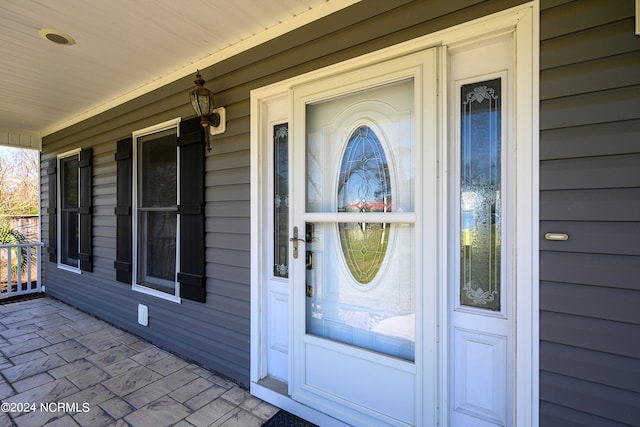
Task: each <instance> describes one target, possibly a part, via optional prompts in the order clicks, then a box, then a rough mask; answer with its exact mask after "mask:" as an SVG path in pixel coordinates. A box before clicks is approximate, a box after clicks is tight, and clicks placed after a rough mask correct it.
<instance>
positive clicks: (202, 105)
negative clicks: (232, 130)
mask: <svg viewBox="0 0 640 427" xmlns="http://www.w3.org/2000/svg"><path fill="white" fill-rule="evenodd" d="M193 82H194V83H195V84H196V85H195V87H194V88H193V89H191V90H190V91H189V99H190V100H191V106H192V107H193V109H194V110H195V112H196V114H197V115H198V116H200V123H201V124H202V127H204V134H205V140H206V142H207V151H211V145H210V144H209V135H218V134H221V133H224V131H225V130H226V128H227V126H226V117H225V109H224V107H219V108H213V93H211V91H210V90H209V89H207V88H206V87H204V79H203V78H202V76H201V75H200V70H198V72H197V74H196V79H195V80H194V81H193Z"/></svg>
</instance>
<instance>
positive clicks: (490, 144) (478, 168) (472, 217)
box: [460, 78, 502, 311]
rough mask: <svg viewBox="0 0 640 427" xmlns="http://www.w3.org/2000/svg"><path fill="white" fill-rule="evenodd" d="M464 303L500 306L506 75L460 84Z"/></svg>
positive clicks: (479, 306)
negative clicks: (504, 79) (503, 105)
mask: <svg viewBox="0 0 640 427" xmlns="http://www.w3.org/2000/svg"><path fill="white" fill-rule="evenodd" d="M461 106H462V111H461V119H462V120H461V121H462V123H461V144H462V146H461V157H460V164H461V176H460V216H461V217H460V230H461V233H460V303H461V304H462V305H466V306H471V307H477V308H485V309H489V310H494V311H500V269H501V235H502V233H501V229H502V225H501V217H502V203H501V200H500V197H501V176H502V171H501V167H502V166H501V129H502V119H501V113H502V112H501V79H499V78H498V79H494V80H489V81H484V82H478V83H473V84H467V85H463V86H462V88H461Z"/></svg>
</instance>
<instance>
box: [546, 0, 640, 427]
mask: <svg viewBox="0 0 640 427" xmlns="http://www.w3.org/2000/svg"><path fill="white" fill-rule="evenodd" d="M541 9H542V12H541V28H540V34H541V43H540V66H541V70H540V98H541V104H540V108H541V110H540V127H541V132H540V159H541V163H540V190H541V192H540V220H541V223H540V235H541V240H540V251H541V252H540V280H541V282H540V340H541V342H540V369H541V372H540V424H541V425H545V426H547V425H548V426H573V425H575V426H615V425H635V423H637V421H638V420H639V419H640V386H639V385H638V384H640V377H639V376H640V311H638V307H640V280H638V277H640V244H639V243H638V236H640V38H638V37H636V36H634V28H633V26H634V22H633V16H634V9H633V1H631V0H611V1H607V2H603V1H599V0H583V1H573V2H565V1H543V2H542V4H541ZM546 232H562V233H567V234H568V235H569V240H567V241H560V242H551V241H547V240H545V239H544V237H543V236H544V233H546Z"/></svg>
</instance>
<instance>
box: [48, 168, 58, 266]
mask: <svg viewBox="0 0 640 427" xmlns="http://www.w3.org/2000/svg"><path fill="white" fill-rule="evenodd" d="M57 166H58V159H51V160H49V163H48V165H47V175H48V176H49V207H48V208H47V214H48V215H49V246H48V247H47V252H49V261H51V262H55V263H57V262H58V232H57V227H58V221H57V219H56V208H57V206H58V195H57V194H58V193H57V189H58V181H57V179H56V169H57Z"/></svg>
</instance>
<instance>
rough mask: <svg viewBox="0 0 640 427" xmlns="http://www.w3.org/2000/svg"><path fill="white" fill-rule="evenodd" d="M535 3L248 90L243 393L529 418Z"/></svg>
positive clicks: (465, 416) (381, 412)
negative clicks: (248, 259) (247, 308)
mask: <svg viewBox="0 0 640 427" xmlns="http://www.w3.org/2000/svg"><path fill="white" fill-rule="evenodd" d="M535 16H537V15H536V11H535V8H532V7H531V6H522V7H519V8H515V9H514V10H513V11H508V12H505V13H503V14H497V15H496V16H495V17H491V18H486V19H482V20H479V21H477V22H473V23H470V24H468V25H462V26H460V28H456V29H455V30H451V31H448V30H447V31H443V32H441V33H438V34H434V35H431V36H429V37H426V38H425V39H423V40H416V41H412V42H409V43H406V44H403V45H400V46H394V47H393V48H389V49H386V50H384V51H383V52H380V53H377V52H375V53H372V54H370V55H367V56H366V57H365V58H358V59H357V60H353V61H348V62H347V63H345V64H338V65H336V66H332V67H328V68H327V69H323V70H318V71H317V72H313V73H309V74H308V75H304V76H300V77H297V78H293V79H291V80H288V81H284V82H281V83H278V84H275V85H273V86H271V87H265V88H261V89H258V90H256V91H255V92H253V93H252V178H251V179H252V217H253V218H254V219H255V220H252V227H253V228H252V296H251V298H252V374H251V375H252V378H251V381H252V388H251V390H252V393H254V394H256V395H257V396H258V397H261V398H263V399H265V400H268V401H270V402H271V403H274V404H276V405H277V406H279V407H282V408H284V409H286V410H289V411H291V412H294V413H296V414H299V415H301V416H303V417H305V418H307V419H309V420H311V421H313V422H315V423H316V424H320V425H333V424H337V423H338V421H340V422H342V423H345V424H347V425H358V426H359V425H372V426H382V425H396V426H408V425H451V426H496V425H498V426H513V425H523V426H525V425H535V424H536V420H537V415H536V414H537V407H536V405H537V403H536V402H537V394H536V390H537V388H536V387H537V386H536V378H537V353H536V351H537V334H536V325H537V311H536V308H537V288H536V284H537V276H536V272H537V246H536V244H537V219H538V218H537V193H536V188H537V187H536V186H537V173H536V170H537V169H536V167H537V166H536V165H537V144H536V141H537V140H536V134H537V128H536V125H535V109H534V107H535V106H536V105H537V104H536V102H535V101H536V99H537V98H536V96H537V95H536V94H537V86H536V83H537V79H536V76H537V74H536V73H537V71H536V70H535V58H536V51H535V49H532V47H535V46H536V41H535V40H534V39H533V35H534V34H535V31H533V29H535V25H536V24H535V22H534V20H533V17H535ZM433 46H438V47H433ZM516 64H518V66H517V67H516ZM285 132H286V138H285V136H284V135H285ZM285 193H286V194H285ZM516 349H517V351H516Z"/></svg>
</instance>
